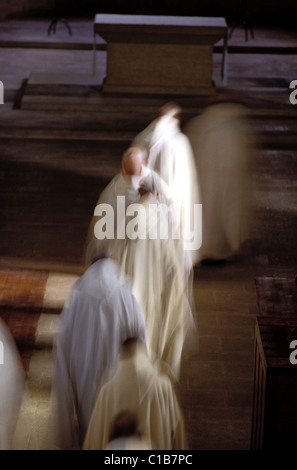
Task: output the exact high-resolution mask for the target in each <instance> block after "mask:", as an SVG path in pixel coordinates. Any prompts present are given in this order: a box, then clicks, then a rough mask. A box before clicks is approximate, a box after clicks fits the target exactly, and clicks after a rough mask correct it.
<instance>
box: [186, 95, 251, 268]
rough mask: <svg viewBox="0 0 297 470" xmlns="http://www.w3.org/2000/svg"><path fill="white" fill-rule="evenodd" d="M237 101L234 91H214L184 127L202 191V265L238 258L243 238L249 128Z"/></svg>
mask: <svg viewBox="0 0 297 470" xmlns="http://www.w3.org/2000/svg"><path fill="white" fill-rule="evenodd" d="M237 99H238V97H237V96H236V95H235V93H233V92H232V93H231V92H228V91H226V92H222V93H218V95H217V96H216V97H215V98H214V99H213V101H212V103H211V104H210V105H209V106H208V107H207V108H206V109H205V110H204V112H203V113H202V114H201V115H200V116H198V117H196V118H194V119H192V120H191V121H190V122H189V123H188V125H187V126H186V128H185V132H186V134H187V136H188V137H189V139H190V142H191V145H192V148H193V151H194V155H195V160H196V164H197V169H198V174H199V181H200V188H201V200H202V246H201V248H200V261H202V262H204V263H206V262H210V263H212V262H217V261H222V260H225V259H227V258H229V257H230V256H232V255H234V254H237V253H238V251H239V249H240V247H241V245H242V243H243V241H244V240H245V239H246V237H247V228H248V224H247V220H248V217H249V214H248V212H247V207H248V204H247V202H248V199H247V198H248V197H249V196H250V193H249V191H248V182H249V170H248V167H249V154H250V148H251V130H250V126H249V124H248V120H247V110H246V108H245V107H244V106H243V105H242V104H240V103H239V102H238V101H237Z"/></svg>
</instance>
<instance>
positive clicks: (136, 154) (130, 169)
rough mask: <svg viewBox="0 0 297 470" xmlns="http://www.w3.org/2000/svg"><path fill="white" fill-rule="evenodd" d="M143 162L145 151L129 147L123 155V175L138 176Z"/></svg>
mask: <svg viewBox="0 0 297 470" xmlns="http://www.w3.org/2000/svg"><path fill="white" fill-rule="evenodd" d="M144 160H145V151H144V150H143V149H142V148H140V147H129V148H128V149H127V150H126V151H125V152H124V154H123V158H122V173H123V175H130V176H140V175H141V170H142V165H143V163H144Z"/></svg>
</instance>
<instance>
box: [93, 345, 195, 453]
mask: <svg viewBox="0 0 297 470" xmlns="http://www.w3.org/2000/svg"><path fill="white" fill-rule="evenodd" d="M122 410H130V411H132V412H135V414H136V415H137V417H138V421H139V425H140V430H141V432H142V434H143V435H144V436H145V438H146V439H147V441H148V442H149V443H150V444H151V448H152V449H156V450H184V449H185V448H186V439H185V429H184V421H183V416H182V413H181V410H180V407H179V404H178V401H177V398H176V395H175V393H174V389H173V386H172V383H171V381H170V379H169V378H168V377H167V376H165V375H161V374H160V373H159V372H158V371H157V369H156V368H155V367H154V366H153V365H152V364H151V362H150V361H149V360H148V357H147V355H146V354H145V353H144V352H143V351H141V350H138V352H137V353H136V354H135V355H133V356H131V357H128V358H125V359H122V360H121V361H120V363H119V367H118V369H117V371H116V373H115V375H114V377H113V378H112V379H111V380H110V382H108V383H107V384H105V385H104V386H103V387H102V389H101V391H100V393H99V396H98V399H97V401H96V404H95V407H94V412H93V415H92V419H91V422H90V426H89V429H88V433H87V436H86V440H85V443H84V449H85V450H102V449H105V447H106V445H107V442H108V438H109V431H110V426H111V423H112V421H113V419H114V417H115V416H116V415H117V414H118V412H120V411H122Z"/></svg>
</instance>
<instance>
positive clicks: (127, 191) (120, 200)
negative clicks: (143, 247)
mask: <svg viewBox="0 0 297 470" xmlns="http://www.w3.org/2000/svg"><path fill="white" fill-rule="evenodd" d="M145 161H146V151H145V149H144V148H142V147H141V146H133V147H129V148H128V149H127V150H126V151H125V152H124V154H123V157H122V163H121V171H120V173H118V174H117V175H115V176H114V178H113V179H112V180H111V182H110V183H109V184H108V185H107V187H106V188H105V189H104V190H103V191H102V193H101V194H100V196H99V199H98V202H97V204H96V207H95V210H94V217H93V218H92V220H91V223H90V226H89V230H88V235H87V239H86V244H85V250H84V258H85V263H86V266H88V265H89V263H90V262H92V257H93V247H94V246H95V245H96V244H94V240H96V239H99V240H100V239H102V238H105V237H106V238H109V239H110V240H112V239H116V238H117V235H118V230H117V227H118V225H119V224H120V223H121V221H122V220H123V218H124V217H125V213H126V209H127V207H128V206H129V205H130V204H132V203H135V202H137V201H138V200H139V197H140V196H139V192H138V187H139V182H140V180H141V179H143V178H145V177H146V176H148V175H150V174H151V173H152V171H151V170H150V169H149V168H148V167H147V166H146V165H145ZM160 184H161V185H162V195H163V197H164V198H166V200H165V199H164V202H166V201H169V200H170V198H171V196H170V191H169V188H168V187H167V185H166V184H165V183H164V182H160ZM106 205H108V206H109V207H107V208H106ZM105 210H107V212H105ZM102 216H103V217H102ZM100 219H101V220H102V221H103V222H102V224H101V223H99V221H100Z"/></svg>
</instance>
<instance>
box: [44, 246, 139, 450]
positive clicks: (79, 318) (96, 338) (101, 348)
mask: <svg viewBox="0 0 297 470" xmlns="http://www.w3.org/2000/svg"><path fill="white" fill-rule="evenodd" d="M102 246H103V247H102ZM105 246H106V250H107V251H105V248H104V247H105ZM96 250H97V256H98V258H99V259H98V260H97V261H95V262H94V263H93V264H92V265H91V266H90V267H89V268H88V269H87V271H86V272H85V273H84V274H83V276H82V277H81V278H79V279H78V281H77V282H76V284H75V285H74V287H73V289H72V292H71V294H70V296H69V298H68V300H67V302H66V304H65V306H64V309H63V312H62V314H61V323H60V329H59V333H58V335H57V339H56V342H55V349H54V351H55V363H54V366H55V367H54V377H53V403H54V405H55V418H56V419H55V422H54V424H55V429H56V431H57V436H56V441H57V447H58V448H60V449H72V448H80V447H81V446H82V443H83V440H84V437H85V433H86V431H87V427H88V425H89V420H90V417H91V414H92V411H93V406H94V402H95V400H96V398H97V394H98V392H99V390H100V387H101V386H102V384H103V383H104V382H105V381H107V380H109V379H110V377H111V376H112V375H113V373H114V371H115V368H116V367H117V361H118V353H119V347H120V344H121V343H122V342H123V341H124V340H125V339H127V338H129V337H131V336H137V337H140V338H143V339H144V340H145V338H146V334H145V324H144V316H143V313H142V311H141V309H140V307H139V305H138V303H137V301H136V299H135V297H134V296H133V294H132V292H131V289H130V285H129V284H128V283H127V281H126V280H125V279H123V277H122V278H120V270H119V267H118V265H117V263H116V262H115V261H113V260H112V259H111V258H110V253H109V252H108V243H105V242H104V243H103V242H102V241H101V243H99V242H98V244H97V246H96Z"/></svg>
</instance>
